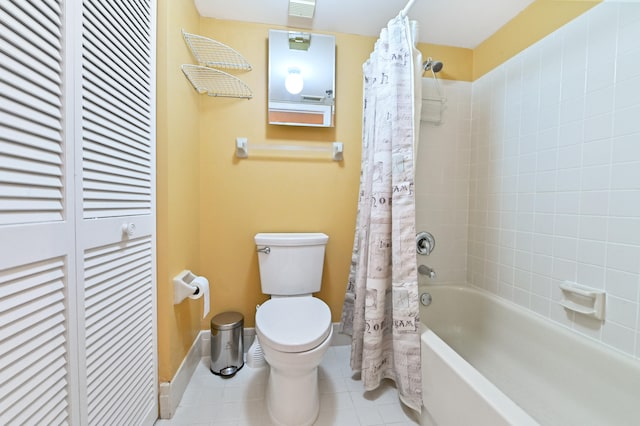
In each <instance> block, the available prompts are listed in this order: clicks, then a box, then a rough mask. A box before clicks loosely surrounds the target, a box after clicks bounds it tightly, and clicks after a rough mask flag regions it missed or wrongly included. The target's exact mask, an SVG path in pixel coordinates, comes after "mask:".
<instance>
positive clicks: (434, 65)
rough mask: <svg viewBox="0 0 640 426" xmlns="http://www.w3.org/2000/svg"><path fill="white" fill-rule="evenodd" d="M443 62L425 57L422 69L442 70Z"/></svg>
mask: <svg viewBox="0 0 640 426" xmlns="http://www.w3.org/2000/svg"><path fill="white" fill-rule="evenodd" d="M442 67H443V64H442V62H440V61H434V60H433V59H432V58H427V60H426V61H424V63H423V64H422V69H423V70H424V71H425V72H427V71H431V72H433V73H437V72H440V71H442Z"/></svg>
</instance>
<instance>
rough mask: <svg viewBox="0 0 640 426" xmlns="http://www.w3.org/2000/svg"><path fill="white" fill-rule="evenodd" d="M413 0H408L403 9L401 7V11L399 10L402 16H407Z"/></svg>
mask: <svg viewBox="0 0 640 426" xmlns="http://www.w3.org/2000/svg"><path fill="white" fill-rule="evenodd" d="M415 1H416V0H409V2H408V3H407V5H406V6H405V7H404V9H402V12H400V13H401V14H402V16H407V15H408V14H409V9H411V6H413V3H415Z"/></svg>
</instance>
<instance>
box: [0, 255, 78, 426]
mask: <svg viewBox="0 0 640 426" xmlns="http://www.w3.org/2000/svg"><path fill="white" fill-rule="evenodd" d="M66 268H67V265H66V263H65V261H64V259H63V258H53V259H49V260H44V261H40V262H37V263H32V264H27V265H18V266H15V267H13V268H9V269H5V270H2V271H0V377H2V381H1V382H0V424H13V423H15V424H38V422H37V419H41V418H43V415H49V414H52V418H58V419H60V420H61V422H62V423H64V422H66V421H67V419H68V418H69V413H68V397H69V386H68V375H69V372H68V367H69V366H68V364H67V362H66V359H67V355H68V349H67V340H66V337H65V336H66V332H67V329H66V324H67V318H66V312H67V311H66V308H65V304H64V299H65V292H66V289H65V282H66V273H65V271H66ZM56 407H57V408H56Z"/></svg>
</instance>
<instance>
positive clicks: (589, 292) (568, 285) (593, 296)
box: [559, 281, 606, 321]
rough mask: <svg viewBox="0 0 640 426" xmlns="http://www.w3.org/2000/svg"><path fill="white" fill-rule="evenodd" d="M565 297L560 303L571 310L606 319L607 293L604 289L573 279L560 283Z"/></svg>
mask: <svg viewBox="0 0 640 426" xmlns="http://www.w3.org/2000/svg"><path fill="white" fill-rule="evenodd" d="M560 289H561V290H562V293H563V296H564V299H562V300H561V301H560V302H559V303H560V305H561V306H563V307H564V308H566V309H569V310H570V311H573V312H577V313H579V314H582V315H586V316H589V317H593V318H597V319H599V320H601V321H604V307H605V298H606V293H605V291H604V290H600V289H596V288H590V287H584V286H581V285H579V284H577V283H574V282H571V281H564V282H563V283H562V284H560Z"/></svg>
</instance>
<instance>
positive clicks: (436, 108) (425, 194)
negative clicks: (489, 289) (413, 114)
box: [416, 64, 471, 284]
mask: <svg viewBox="0 0 640 426" xmlns="http://www.w3.org/2000/svg"><path fill="white" fill-rule="evenodd" d="M445 66H446V64H445ZM439 82H440V84H441V89H442V94H444V96H445V97H446V103H445V104H444V110H443V112H442V119H441V120H439V119H440V105H439V104H438V103H435V102H433V101H431V100H427V101H425V102H423V114H422V116H423V118H424V120H423V121H422V123H421V126H420V144H419V147H418V156H417V160H416V164H417V170H416V226H417V229H418V230H419V231H428V232H431V233H432V234H433V235H434V237H435V239H436V248H435V250H434V251H433V253H432V254H431V255H429V256H418V262H419V263H422V264H425V265H428V266H430V267H432V268H433V269H435V271H436V274H437V276H436V278H435V280H434V279H430V278H427V277H423V276H421V277H420V282H424V283H426V282H429V283H436V282H437V283H456V284H463V283H464V282H465V281H466V251H467V224H468V220H467V215H468V210H469V205H468V203H469V199H468V190H469V153H470V145H469V141H470V136H469V135H470V126H471V108H470V106H471V83H466V82H456V81H448V80H439ZM422 84H423V98H427V99H437V98H438V97H439V96H440V93H438V90H437V87H436V86H435V85H434V81H433V79H431V78H424V79H423V81H422ZM434 121H440V123H437V124H436V123H434Z"/></svg>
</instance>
